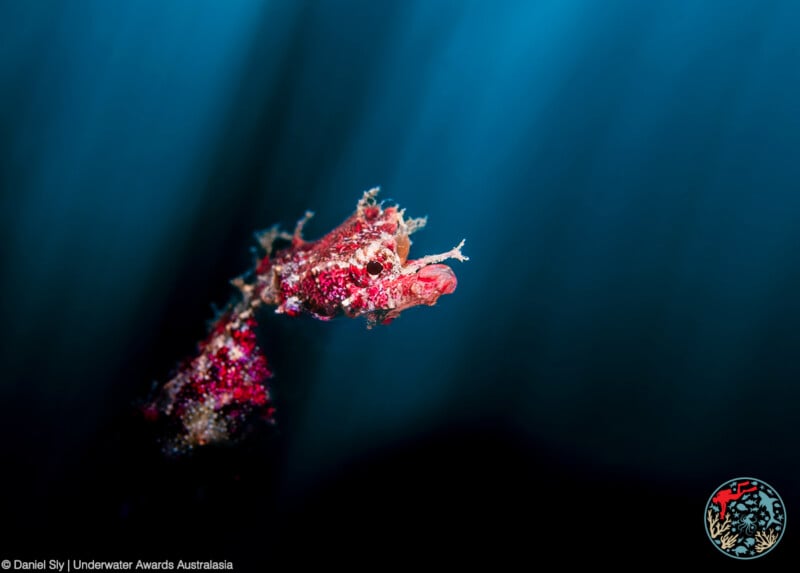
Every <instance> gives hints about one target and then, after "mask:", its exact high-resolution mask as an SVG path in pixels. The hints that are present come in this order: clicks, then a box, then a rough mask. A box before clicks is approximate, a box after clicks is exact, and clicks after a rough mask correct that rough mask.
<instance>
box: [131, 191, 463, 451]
mask: <svg viewBox="0 0 800 573" xmlns="http://www.w3.org/2000/svg"><path fill="white" fill-rule="evenodd" d="M377 193H378V189H377V188H375V189H371V190H369V191H367V192H365V193H364V196H363V197H362V198H361V200H360V201H359V202H358V205H357V208H356V211H355V213H353V214H352V215H351V216H350V217H349V218H348V219H347V220H346V221H344V222H343V223H342V224H341V225H339V226H338V227H337V228H336V229H334V230H333V231H331V232H330V233H328V234H327V235H325V236H324V237H322V238H321V239H319V240H317V241H306V240H305V239H303V236H302V231H303V226H304V225H305V223H306V222H307V221H308V219H309V218H310V217H311V216H312V214H311V213H306V215H305V217H304V218H303V219H301V220H300V222H298V224H297V227H296V228H295V231H294V233H293V234H292V235H289V234H287V233H283V232H281V231H280V230H279V229H278V228H277V227H273V228H271V229H269V230H268V231H265V232H263V233H261V234H260V235H259V241H260V243H261V246H262V247H263V249H264V255H263V257H262V258H261V259H259V260H258V261H257V262H256V265H255V268H254V271H253V272H251V273H249V275H245V276H243V277H240V278H238V279H236V280H234V281H233V284H234V285H236V286H237V287H238V288H239V291H240V293H241V296H239V297H237V300H236V301H235V302H233V303H231V304H230V305H229V307H228V309H226V310H225V311H224V312H223V313H222V314H221V315H220V316H219V317H218V318H217V319H216V321H215V322H214V324H213V325H212V327H211V329H210V331H209V334H208V336H207V337H206V339H205V340H204V341H203V342H201V343H200V344H199V345H198V354H197V356H196V357H194V358H193V359H192V360H191V361H189V362H187V363H185V364H183V365H182V366H181V367H180V368H179V369H178V372H177V373H176V374H175V376H174V377H173V378H172V379H171V380H170V381H169V382H168V383H167V384H165V385H164V387H163V388H162V390H161V392H160V393H159V396H158V397H157V398H156V400H154V401H153V402H152V403H150V404H149V405H148V406H147V408H146V413H147V414H148V416H149V417H151V418H162V419H163V418H166V420H167V421H168V423H169V425H170V426H171V427H172V433H173V434H174V436H173V437H172V438H171V439H170V440H169V441H168V443H167V446H166V449H167V450H168V451H170V452H182V451H186V450H188V449H191V448H193V447H195V446H202V445H206V444H211V443H217V442H223V441H226V440H228V439H230V438H233V437H235V436H237V435H238V434H239V433H240V431H241V430H242V428H243V427H245V425H246V424H247V422H248V421H249V420H250V419H252V418H254V417H255V418H262V419H266V420H267V421H270V422H271V421H273V420H274V408H273V407H272V405H271V401H270V394H269V390H268V387H267V381H268V380H269V378H270V377H271V376H272V372H271V371H270V369H269V366H268V363H267V360H266V358H265V356H264V353H263V351H262V350H261V348H260V347H259V346H258V341H257V340H256V333H255V328H256V326H257V323H256V314H257V312H258V310H259V308H260V307H262V306H266V305H269V306H275V307H276V308H275V312H277V313H280V314H287V315H289V316H297V315H300V314H304V313H306V314H310V315H311V316H313V317H315V318H317V319H320V320H330V319H332V318H334V317H336V316H340V315H343V316H348V317H350V318H355V317H359V316H364V317H365V318H366V319H367V326H368V327H372V326H373V325H375V324H376V323H381V324H388V323H390V322H391V321H392V320H394V319H395V318H397V317H398V316H399V315H400V313H401V312H402V311H403V310H405V309H407V308H411V307H413V306H419V305H428V306H430V305H433V304H435V303H436V301H437V300H438V298H439V297H440V296H441V295H443V294H450V293H452V292H453V291H454V290H455V288H456V284H457V281H456V276H455V274H454V273H453V271H452V270H451V269H450V267H448V266H446V265H443V264H440V263H441V262H443V261H445V260H447V259H457V260H459V261H466V260H467V257H465V256H464V255H463V254H462V253H461V248H462V246H463V244H464V241H462V242H461V243H460V244H459V245H458V246H456V247H455V248H453V249H451V250H450V251H448V252H446V253H442V254H438V255H430V256H426V257H422V258H420V259H416V260H410V259H408V253H409V248H410V245H411V240H410V239H409V236H410V235H411V234H412V233H413V232H415V231H417V230H419V229H421V228H422V227H424V226H425V222H426V221H425V219H424V218H423V219H406V218H405V217H404V211H403V210H400V209H398V208H397V207H396V206H389V207H386V208H383V206H382V205H380V204H378V203H377V202H376V201H375V196H376V195H377ZM278 240H288V241H290V242H291V244H290V246H288V247H286V248H284V249H280V250H276V249H275V245H276V242H277V241H278Z"/></svg>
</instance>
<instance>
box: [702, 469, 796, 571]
mask: <svg viewBox="0 0 800 573" xmlns="http://www.w3.org/2000/svg"><path fill="white" fill-rule="evenodd" d="M705 523H706V533H707V534H708V538H709V539H710V540H711V543H713V544H714V547H716V548H717V549H719V550H720V551H722V552H723V553H724V554H725V555H728V556H729V557H733V558H735V559H755V558H757V557H761V556H763V555H766V554H767V553H769V552H770V551H772V550H773V549H774V548H775V546H776V545H777V544H778V542H779V541H780V540H781V537H783V532H784V531H785V530H786V508H785V506H784V505H783V500H782V499H781V496H779V495H778V492H777V491H775V489H774V488H772V486H770V485H769V484H767V483H764V482H763V481H762V480H760V479H755V478H747V477H743V478H736V479H733V480H730V481H727V482H725V483H724V484H722V485H721V486H719V487H718V488H717V489H716V490H714V493H712V494H711V497H710V498H709V499H708V503H706V511H705Z"/></svg>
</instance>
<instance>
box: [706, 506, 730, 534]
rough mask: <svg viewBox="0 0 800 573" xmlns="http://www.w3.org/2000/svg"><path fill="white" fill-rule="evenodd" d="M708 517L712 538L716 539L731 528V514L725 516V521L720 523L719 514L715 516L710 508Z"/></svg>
mask: <svg viewBox="0 0 800 573" xmlns="http://www.w3.org/2000/svg"><path fill="white" fill-rule="evenodd" d="M706 519H708V531H709V533H710V534H711V539H716V538H717V537H719V536H720V535H722V534H723V533H725V532H726V531H728V530H729V529H730V528H731V516H730V514H728V515H727V516H725V521H723V522H721V523H720V521H719V516H715V515H714V513H713V512H712V511H711V510H710V509H709V510H708V515H707V517H706Z"/></svg>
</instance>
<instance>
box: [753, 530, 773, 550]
mask: <svg viewBox="0 0 800 573" xmlns="http://www.w3.org/2000/svg"><path fill="white" fill-rule="evenodd" d="M776 541H778V533H777V532H776V531H775V529H769V530H768V531H759V532H758V533H756V553H764V551H766V550H767V549H769V548H770V547H772V546H773V545H775V542H776Z"/></svg>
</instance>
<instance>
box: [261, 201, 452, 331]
mask: <svg viewBox="0 0 800 573" xmlns="http://www.w3.org/2000/svg"><path fill="white" fill-rule="evenodd" d="M377 193H378V189H377V188H375V189H371V190H369V191H367V192H365V193H364V196H363V197H362V198H361V200H360V201H359V202H358V205H357V207H356V211H355V213H353V214H352V215H351V216H350V217H348V218H347V220H345V221H344V222H343V223H342V224H341V225H339V226H338V227H337V228H336V229H334V230H333V231H331V232H330V233H328V234H327V235H325V236H324V237H322V238H321V239H319V240H317V241H311V242H307V241H305V240H304V239H303V238H302V228H303V225H304V223H305V221H306V220H308V218H309V217H310V216H311V214H310V213H309V214H307V215H306V217H305V218H304V219H303V220H301V221H300V223H298V227H297V229H296V230H295V233H294V235H293V236H292V246H291V247H289V248H287V249H283V250H282V251H279V252H277V253H276V254H275V256H274V257H271V259H270V261H269V267H270V268H269V270H270V272H271V275H270V277H269V278H268V279H267V281H266V282H265V283H264V285H263V287H262V288H261V289H260V296H261V298H262V299H263V300H264V301H265V302H269V303H274V304H277V309H276V312H279V313H287V314H291V315H294V314H301V313H303V312H305V313H309V314H311V315H312V316H314V317H316V318H319V319H322V320H329V319H331V318H333V317H335V316H338V315H344V316H348V317H351V318H354V317H359V316H364V317H366V318H367V321H368V322H367V324H368V325H369V326H372V325H373V324H375V323H378V322H380V323H383V324H387V323H389V322H391V321H392V320H394V319H395V318H397V317H398V316H399V315H400V313H401V312H402V311H404V310H406V309H408V308H411V307H414V306H420V305H428V306H430V305H433V304H435V303H436V301H437V300H438V299H439V297H440V296H442V295H444V294H450V293H452V292H453V291H455V289H456V285H457V280H456V275H455V273H454V272H453V270H452V269H451V268H450V267H448V266H447V265H444V264H441V263H442V262H443V261H446V260H448V259H456V260H459V261H466V260H467V257H465V256H464V255H463V254H462V252H461V248H462V247H463V245H464V241H461V243H460V244H459V245H458V246H456V247H454V248H453V249H451V250H449V251H447V252H445V253H441V254H436V255H428V256H425V257H421V258H419V259H410V258H409V251H410V247H411V239H410V236H411V235H412V234H413V233H414V232H416V231H418V230H419V229H421V228H422V227H424V226H425V223H426V219H425V218H406V217H405V210H403V209H400V208H398V207H397V206H394V205H392V206H387V207H385V208H384V206H383V205H382V204H379V203H378V202H377V201H376V200H375V196H376V195H377Z"/></svg>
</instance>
